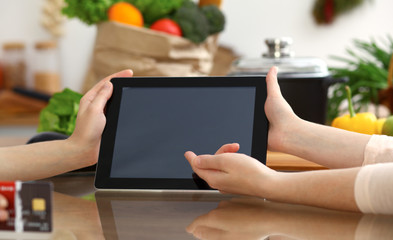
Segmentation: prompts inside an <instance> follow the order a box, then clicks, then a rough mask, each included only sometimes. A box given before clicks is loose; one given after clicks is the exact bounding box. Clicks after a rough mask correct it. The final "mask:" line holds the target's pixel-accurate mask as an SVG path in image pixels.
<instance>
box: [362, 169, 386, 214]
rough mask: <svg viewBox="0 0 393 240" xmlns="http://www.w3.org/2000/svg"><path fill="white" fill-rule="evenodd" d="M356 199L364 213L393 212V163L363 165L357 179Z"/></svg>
mask: <svg viewBox="0 0 393 240" xmlns="http://www.w3.org/2000/svg"><path fill="white" fill-rule="evenodd" d="M355 201H356V204H357V206H358V208H359V209H360V211H361V212H363V213H374V214H393V163H379V164H372V165H367V166H363V167H362V168H361V169H360V171H359V173H358V174H357V176H356V180H355Z"/></svg>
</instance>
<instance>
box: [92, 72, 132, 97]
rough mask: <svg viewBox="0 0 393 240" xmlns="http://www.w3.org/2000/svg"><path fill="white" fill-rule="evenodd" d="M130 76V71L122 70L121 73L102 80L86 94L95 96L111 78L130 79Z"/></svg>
mask: <svg viewBox="0 0 393 240" xmlns="http://www.w3.org/2000/svg"><path fill="white" fill-rule="evenodd" d="M132 75H133V72H132V70H131V69H127V70H123V71H120V72H117V73H114V74H112V75H109V76H107V77H105V78H104V79H102V80H101V81H99V82H98V83H97V84H96V85H94V86H93V88H92V89H91V90H90V91H88V92H87V93H86V94H89V93H93V94H94V93H95V94H96V93H97V92H98V91H99V90H100V89H101V87H102V85H103V84H105V83H106V82H109V81H110V80H111V79H112V78H117V77H132Z"/></svg>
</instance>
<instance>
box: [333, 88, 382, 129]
mask: <svg viewBox="0 0 393 240" xmlns="http://www.w3.org/2000/svg"><path fill="white" fill-rule="evenodd" d="M345 90H346V91H347V98H348V110H349V114H345V115H344V116H341V117H337V118H335V119H334V120H333V122H332V126H333V127H337V128H341V129H344V130H348V131H353V132H359V133H365V134H376V133H378V131H379V132H380V129H379V124H381V123H378V119H377V117H376V116H375V115H374V114H373V113H370V112H363V113H357V114H355V111H354V109H353V105H352V99H351V90H350V88H349V87H348V86H346V87H345Z"/></svg>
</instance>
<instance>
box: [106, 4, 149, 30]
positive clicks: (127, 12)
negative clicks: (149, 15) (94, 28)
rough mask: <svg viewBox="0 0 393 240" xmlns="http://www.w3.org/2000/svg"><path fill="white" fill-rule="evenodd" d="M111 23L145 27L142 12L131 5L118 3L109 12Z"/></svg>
mask: <svg viewBox="0 0 393 240" xmlns="http://www.w3.org/2000/svg"><path fill="white" fill-rule="evenodd" d="M108 19H109V20H110V21H115V22H120V23H125V24H130V25H134V26H138V27H142V26H143V16H142V13H141V11H139V9H138V8H136V7H135V6H134V5H132V4H131V3H127V2H118V3H115V4H113V5H112V6H111V7H110V8H109V10H108Z"/></svg>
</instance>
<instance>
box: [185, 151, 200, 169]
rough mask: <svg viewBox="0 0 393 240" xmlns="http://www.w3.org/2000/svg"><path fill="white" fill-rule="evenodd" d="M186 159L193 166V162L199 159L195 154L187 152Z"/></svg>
mask: <svg viewBox="0 0 393 240" xmlns="http://www.w3.org/2000/svg"><path fill="white" fill-rule="evenodd" d="M184 157H185V158H186V159H187V161H188V162H189V163H190V165H191V166H192V160H193V159H194V158H196V157H197V155H196V154H195V153H194V152H191V151H187V152H186V153H184Z"/></svg>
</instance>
